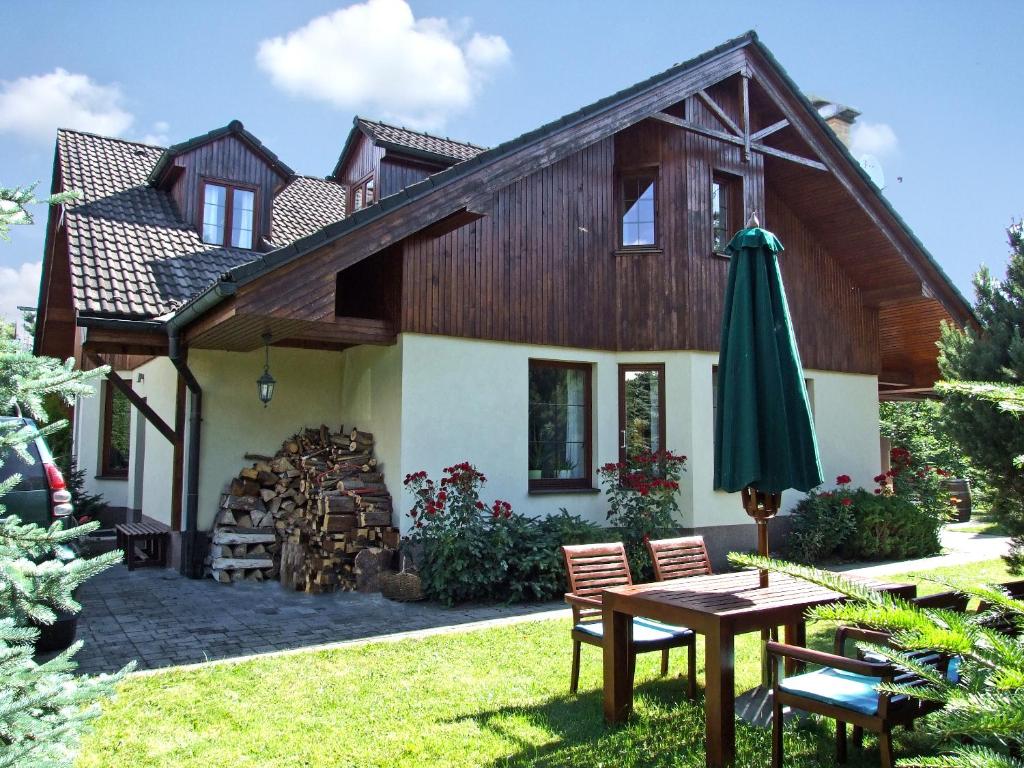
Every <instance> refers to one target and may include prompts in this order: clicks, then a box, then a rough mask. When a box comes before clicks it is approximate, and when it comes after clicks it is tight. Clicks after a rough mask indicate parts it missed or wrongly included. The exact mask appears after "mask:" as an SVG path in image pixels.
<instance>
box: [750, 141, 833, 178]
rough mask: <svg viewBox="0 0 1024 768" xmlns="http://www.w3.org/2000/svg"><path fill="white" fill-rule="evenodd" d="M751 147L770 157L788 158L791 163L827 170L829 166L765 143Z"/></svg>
mask: <svg viewBox="0 0 1024 768" xmlns="http://www.w3.org/2000/svg"><path fill="white" fill-rule="evenodd" d="M750 146H751V148H752V149H753V150H754V151H755V152H760V153H761V154H763V155H771V156H772V157H778V158H781V159H782V160H789V161H790V162H791V163H797V164H798V165H805V166H807V167H808V168H814V169H815V170H817V171H825V172H828V170H829V168H828V166H827V165H825V164H824V163H820V162H818V161H817V160H811V159H810V158H809V157H804V156H803V155H796V154H793V153H792V152H785V151H783V150H781V149H776V148H775V147H769V146H768V145H767V144H751V145H750Z"/></svg>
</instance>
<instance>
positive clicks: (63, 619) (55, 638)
mask: <svg viewBox="0 0 1024 768" xmlns="http://www.w3.org/2000/svg"><path fill="white" fill-rule="evenodd" d="M35 626H36V628H37V629H38V630H39V637H38V638H37V639H36V653H38V654H44V653H53V652H54V651H63V650H64V649H65V648H67V647H68V646H70V645H71V644H72V643H73V642H75V634H76V633H77V632H78V616H77V615H76V614H73V613H63V612H61V613H58V615H57V620H56V621H54V622H53V624H47V625H43V624H36V625H35Z"/></svg>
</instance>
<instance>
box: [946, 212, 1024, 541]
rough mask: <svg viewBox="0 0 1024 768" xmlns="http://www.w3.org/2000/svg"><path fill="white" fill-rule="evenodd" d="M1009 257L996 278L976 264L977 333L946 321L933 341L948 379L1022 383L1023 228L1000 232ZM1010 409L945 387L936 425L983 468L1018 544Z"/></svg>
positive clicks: (1018, 492)
mask: <svg viewBox="0 0 1024 768" xmlns="http://www.w3.org/2000/svg"><path fill="white" fill-rule="evenodd" d="M1007 234H1008V235H1009V242H1010V248H1011V252H1010V261H1009V264H1008V265H1007V268H1006V277H1005V278H1004V279H1003V280H997V279H996V278H995V277H993V276H992V274H991V272H990V271H989V270H988V269H987V268H985V267H982V268H981V270H980V271H979V272H978V274H977V275H975V278H974V291H975V296H976V298H975V305H974V311H975V314H976V315H977V316H978V319H979V321H980V325H981V329H980V331H974V330H973V329H966V330H964V331H961V330H959V329H956V328H953V327H952V326H949V325H946V326H944V327H943V329H942V338H941V339H940V341H939V350H940V355H939V370H940V371H941V372H942V376H943V378H944V379H947V380H949V381H951V382H954V383H955V382H992V383H994V384H1011V385H1012V384H1020V383H1021V382H1024V229H1022V225H1021V224H1019V223H1018V224H1014V225H1013V226H1011V227H1010V228H1009V229H1008V230H1007ZM1017 415H1018V414H1016V413H1014V412H1013V411H1011V410H1006V409H1002V408H994V407H993V406H992V403H991V402H989V401H987V400H986V399H984V398H979V397H977V396H976V392H973V391H969V389H968V390H962V389H957V388H955V387H952V388H948V389H947V390H946V391H945V400H944V402H943V406H942V429H943V430H944V431H945V432H946V433H947V434H948V435H949V436H950V437H951V438H953V439H954V440H955V441H956V442H957V444H958V445H960V447H961V448H962V450H963V452H964V453H965V454H966V455H967V456H968V457H969V459H970V461H971V464H972V466H973V467H974V468H975V469H977V470H979V471H981V472H983V473H985V476H986V481H987V484H988V486H989V488H990V490H991V499H992V515H993V517H995V518H996V519H997V520H999V521H1000V522H1001V523H1002V524H1003V526H1004V527H1005V528H1006V529H1007V530H1009V531H1010V533H1011V534H1013V535H1014V536H1015V549H1017V550H1021V549H1024V472H1021V470H1020V468H1019V467H1018V466H1017V464H1016V463H1015V459H1016V458H1017V457H1018V456H1021V455H1024V428H1022V423H1021V421H1020V420H1019V419H1018V418H1017Z"/></svg>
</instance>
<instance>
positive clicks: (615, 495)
mask: <svg viewBox="0 0 1024 768" xmlns="http://www.w3.org/2000/svg"><path fill="white" fill-rule="evenodd" d="M685 465H686V457H685V456H678V455H676V454H674V453H672V452H671V451H658V452H655V453H652V452H650V451H643V452H641V453H639V454H637V455H636V456H634V457H632V458H629V459H627V460H626V461H620V462H610V463H608V464H605V465H604V466H603V467H601V468H600V469H599V470H598V471H597V474H598V477H599V478H600V480H601V485H602V486H604V492H605V494H606V495H607V497H608V506H609V509H608V522H609V523H610V524H611V525H612V526H613V527H615V528H617V529H619V531H620V532H621V535H622V541H623V542H624V543H625V545H626V554H627V556H628V557H629V564H630V567H631V569H632V571H633V579H634V580H635V581H650V580H651V578H652V577H653V574H654V566H653V564H652V563H651V557H650V555H649V554H648V553H647V547H646V546H645V543H646V541H647V540H648V539H650V538H658V537H661V536H671V535H675V533H676V530H677V527H676V522H675V520H673V517H672V516H673V514H674V513H676V512H678V511H679V503H678V502H677V501H676V492H677V491H678V490H679V478H680V477H681V476H682V473H683V472H684V471H685Z"/></svg>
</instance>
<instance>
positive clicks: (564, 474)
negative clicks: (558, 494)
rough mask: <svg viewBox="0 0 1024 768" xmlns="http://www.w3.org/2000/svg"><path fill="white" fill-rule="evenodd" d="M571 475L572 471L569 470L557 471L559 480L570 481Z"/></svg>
mask: <svg viewBox="0 0 1024 768" xmlns="http://www.w3.org/2000/svg"><path fill="white" fill-rule="evenodd" d="M572 473H573V470H571V469H560V470H558V477H559V479H561V480H570V479H572Z"/></svg>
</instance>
